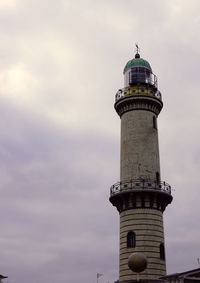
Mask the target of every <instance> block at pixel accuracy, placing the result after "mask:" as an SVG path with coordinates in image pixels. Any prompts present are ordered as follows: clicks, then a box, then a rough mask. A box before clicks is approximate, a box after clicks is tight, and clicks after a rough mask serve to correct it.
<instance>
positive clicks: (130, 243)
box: [127, 231, 136, 248]
mask: <svg viewBox="0 0 200 283" xmlns="http://www.w3.org/2000/svg"><path fill="white" fill-rule="evenodd" d="M135 242H136V239H135V233H134V232H132V231H130V232H128V234H127V248H135Z"/></svg>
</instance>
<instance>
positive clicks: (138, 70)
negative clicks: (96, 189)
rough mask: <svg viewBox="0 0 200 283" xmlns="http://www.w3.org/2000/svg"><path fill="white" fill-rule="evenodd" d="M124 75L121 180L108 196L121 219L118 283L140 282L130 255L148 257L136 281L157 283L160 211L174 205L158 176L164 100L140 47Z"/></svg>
mask: <svg viewBox="0 0 200 283" xmlns="http://www.w3.org/2000/svg"><path fill="white" fill-rule="evenodd" d="M123 74H124V87H123V88H121V89H119V90H118V91H117V94H116V96H115V104H114V107H115V110H116V112H117V114H118V115H119V117H120V119H121V145H120V147H121V148H120V180H119V182H117V183H115V184H114V185H112V186H111V189H110V198H109V200H110V202H111V203H112V205H113V206H115V207H116V208H117V210H118V212H119V216H120V252H119V282H120V283H131V282H135V281H137V279H138V277H137V273H136V272H133V271H132V270H131V269H130V268H129V266H128V259H129V257H130V255H131V254H133V253H136V254H142V255H143V256H144V257H145V258H146V259H147V266H146V269H145V270H143V271H142V272H141V273H140V275H139V278H140V280H141V281H143V282H144V281H145V282H155V281H158V282H159V278H160V277H162V276H165V275H166V262H165V240H164V227H163V212H164V210H165V208H166V207H167V205H168V204H170V203H171V202H172V195H171V186H170V185H169V184H168V183H167V182H165V181H164V180H162V178H161V173H160V158H159V144H158V123H157V119H158V115H159V113H160V111H161V110H162V107H163V102H162V96H161V92H160V91H159V90H158V84H157V77H156V75H155V74H154V73H153V71H152V68H151V65H150V64H149V62H148V61H146V60H144V59H143V58H141V57H140V54H139V50H138V48H137V51H136V54H135V57H134V58H133V59H132V60H130V61H128V62H127V64H126V65H125V68H124V71H123Z"/></svg>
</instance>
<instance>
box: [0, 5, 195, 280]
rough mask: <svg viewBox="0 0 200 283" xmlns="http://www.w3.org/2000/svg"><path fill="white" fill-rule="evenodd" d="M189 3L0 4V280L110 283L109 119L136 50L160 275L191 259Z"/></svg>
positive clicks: (114, 159) (114, 240) (112, 146)
mask: <svg viewBox="0 0 200 283" xmlns="http://www.w3.org/2000/svg"><path fill="white" fill-rule="evenodd" d="M199 11H200V1H199V0H190V1H188V0H163V1H160V0H140V1H138V0H109V1H108V0H0V113H1V119H0V204H1V205H0V224H1V233H0V273H1V274H3V275H7V276H9V278H8V279H6V280H5V283H27V282H28V283H44V282H48V283H55V282H59V283H68V282H69V283H78V282H85V283H86V282H87V283H95V282H96V281H95V280H96V273H97V272H99V273H103V274H104V275H103V276H102V277H101V278H100V279H99V282H100V283H107V282H113V281H114V280H116V279H117V278H118V245H119V216H118V213H117V211H116V209H115V208H114V207H112V205H111V204H110V203H109V201H108V198H109V188H110V186H111V185H112V184H113V183H115V182H117V181H118V180H119V138H120V137H119V133H120V119H119V117H118V116H117V114H116V113H115V111H114V108H113V104H114V96H115V93H116V91H117V90H118V89H119V88H122V87H123V74H122V72H123V68H124V66H125V64H126V62H127V61H128V60H130V59H132V58H133V57H134V44H135V42H138V43H139V46H140V48H141V57H143V58H145V59H147V60H148V61H149V62H150V64H151V66H152V69H153V72H154V73H155V74H156V75H157V77H158V84H159V90H160V91H161V92H162V97H163V102H164V108H163V110H162V112H161V114H160V115H159V119H158V120H159V121H158V123H159V141H160V157H161V171H162V172H161V173H162V180H163V181H166V182H168V183H169V184H171V185H172V188H173V196H174V201H173V203H172V204H171V205H169V206H168V208H167V209H166V212H165V216H164V220H165V236H166V254H167V267H168V273H173V272H181V271H185V270H189V269H192V268H197V267H198V263H197V258H198V257H200V221H199V215H200V205H199V202H200V197H199V189H200V173H199V172H200V171H199V168H200V111H199V105H200V91H199V89H200V79H199V76H200V72H199V66H200V14H199Z"/></svg>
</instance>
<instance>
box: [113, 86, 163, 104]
mask: <svg viewBox="0 0 200 283" xmlns="http://www.w3.org/2000/svg"><path fill="white" fill-rule="evenodd" d="M134 91H135V89H132V88H131V87H125V88H121V89H119V90H118V91H117V93H116V95H115V101H118V100H119V99H121V98H124V97H127V96H130V95H149V96H155V97H156V98H159V99H160V100H162V95H161V92H160V91H159V90H157V91H156V92H155V93H151V92H148V90H146V92H144V93H140V92H138V93H135V92H134Z"/></svg>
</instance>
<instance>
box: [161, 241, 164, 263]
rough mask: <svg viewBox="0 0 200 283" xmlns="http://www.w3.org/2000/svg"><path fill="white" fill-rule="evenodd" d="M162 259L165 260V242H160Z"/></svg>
mask: <svg viewBox="0 0 200 283" xmlns="http://www.w3.org/2000/svg"><path fill="white" fill-rule="evenodd" d="M160 259H162V260H165V247H164V244H163V243H161V244H160Z"/></svg>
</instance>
